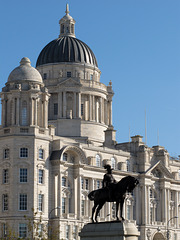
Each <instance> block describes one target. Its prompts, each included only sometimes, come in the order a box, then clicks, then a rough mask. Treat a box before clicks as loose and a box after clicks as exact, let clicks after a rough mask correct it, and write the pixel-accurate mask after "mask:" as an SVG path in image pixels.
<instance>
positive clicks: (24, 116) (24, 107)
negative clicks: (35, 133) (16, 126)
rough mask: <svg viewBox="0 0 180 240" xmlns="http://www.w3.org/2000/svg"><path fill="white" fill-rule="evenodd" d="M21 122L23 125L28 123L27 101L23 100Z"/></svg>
mask: <svg viewBox="0 0 180 240" xmlns="http://www.w3.org/2000/svg"><path fill="white" fill-rule="evenodd" d="M21 122H22V125H23V126H26V125H27V102H26V101H23V103H22V110H21Z"/></svg>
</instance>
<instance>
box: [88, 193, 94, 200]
mask: <svg viewBox="0 0 180 240" xmlns="http://www.w3.org/2000/svg"><path fill="white" fill-rule="evenodd" d="M94 193H95V190H94V191H92V192H90V193H89V194H88V198H89V200H90V201H94Z"/></svg>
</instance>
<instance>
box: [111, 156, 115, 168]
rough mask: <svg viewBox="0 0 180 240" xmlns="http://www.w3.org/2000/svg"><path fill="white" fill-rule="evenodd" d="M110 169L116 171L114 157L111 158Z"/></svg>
mask: <svg viewBox="0 0 180 240" xmlns="http://www.w3.org/2000/svg"><path fill="white" fill-rule="evenodd" d="M111 167H112V168H114V169H116V160H115V158H114V157H112V158H111Z"/></svg>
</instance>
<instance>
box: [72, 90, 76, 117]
mask: <svg viewBox="0 0 180 240" xmlns="http://www.w3.org/2000/svg"><path fill="white" fill-rule="evenodd" d="M73 118H76V92H74V101H73Z"/></svg>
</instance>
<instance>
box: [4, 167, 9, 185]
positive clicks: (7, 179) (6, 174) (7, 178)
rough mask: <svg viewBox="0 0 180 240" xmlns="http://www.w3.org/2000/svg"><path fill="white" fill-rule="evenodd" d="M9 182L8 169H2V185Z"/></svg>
mask: <svg viewBox="0 0 180 240" xmlns="http://www.w3.org/2000/svg"><path fill="white" fill-rule="evenodd" d="M8 182H9V171H8V169H3V184H6V183H8Z"/></svg>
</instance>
